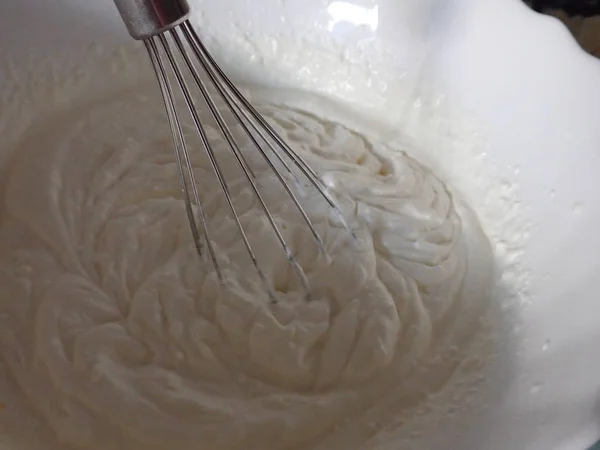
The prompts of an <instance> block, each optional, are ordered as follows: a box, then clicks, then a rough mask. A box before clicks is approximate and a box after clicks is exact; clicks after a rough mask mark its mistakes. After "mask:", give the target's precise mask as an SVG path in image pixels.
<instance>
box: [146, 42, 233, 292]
mask: <svg viewBox="0 0 600 450" xmlns="http://www.w3.org/2000/svg"><path fill="white" fill-rule="evenodd" d="M144 43H145V45H146V50H147V51H148V55H149V57H150V62H151V64H152V67H153V69H154V72H155V74H156V77H157V80H158V85H159V89H160V92H161V94H162V97H163V100H164V104H165V109H166V111H167V120H168V122H169V126H170V128H171V135H172V136H173V145H174V147H175V157H176V159H177V167H178V168H179V175H180V178H181V187H182V191H183V195H184V199H185V207H186V213H187V216H188V221H189V222H190V225H191V226H190V228H191V231H192V237H193V240H194V245H195V247H196V250H197V252H198V255H200V256H202V253H203V245H202V241H201V239H200V233H199V232H198V225H197V222H196V217H195V215H194V210H193V203H192V198H191V196H190V187H189V185H190V184H191V191H192V195H193V199H194V203H195V204H196V207H197V210H198V216H199V220H200V223H201V224H202V229H203V231H204V238H205V240H206V245H207V247H208V252H209V254H210V258H211V260H212V263H213V265H214V267H215V271H216V273H217V277H218V278H219V281H221V283H222V282H223V275H222V273H221V269H220V267H219V263H218V262H217V257H216V253H215V250H214V248H213V245H212V242H211V240H210V233H209V230H208V224H207V221H206V216H205V214H204V209H203V207H202V202H201V201H200V195H199V193H198V188H197V186H196V183H194V182H193V178H192V179H191V180H190V181H189V182H188V177H186V174H185V169H187V170H188V173H189V174H191V175H192V177H193V172H192V163H191V159H190V156H189V152H188V149H187V145H186V142H185V137H184V134H183V130H182V129H181V121H180V120H179V118H178V114H177V108H176V107H175V102H174V99H173V91H172V89H171V85H170V84H169V79H168V76H167V72H166V70H165V67H164V64H163V62H162V60H161V58H160V55H159V53H158V47H157V45H156V43H155V42H154V39H153V38H151V39H147V40H145V41H144Z"/></svg>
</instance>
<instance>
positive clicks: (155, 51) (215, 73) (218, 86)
mask: <svg viewBox="0 0 600 450" xmlns="http://www.w3.org/2000/svg"><path fill="white" fill-rule="evenodd" d="M114 2H115V4H116V6H117V8H118V10H119V12H120V14H121V17H122V18H123V21H124V22H125V25H126V27H127V29H128V31H129V34H130V35H131V36H132V37H133V38H134V39H136V40H141V41H143V42H144V44H145V45H146V49H147V50H148V54H149V56H150V62H151V63H152V67H153V68H154V71H155V73H156V77H157V79H158V85H159V87H160V91H161V94H162V97H163V100H164V104H165V108H166V112H167V119H168V122H169V125H170V127H171V132H172V135H173V143H174V148H175V155H176V159H177V163H178V166H179V171H180V176H181V185H182V191H183V196H184V200H185V205H186V212H187V216H188V219H189V222H190V227H191V231H192V236H193V239H194V243H195V246H196V249H197V251H198V254H199V255H202V254H203V249H204V243H205V244H206V247H207V249H208V252H209V255H210V258H211V259H212V262H213V264H214V267H215V270H216V273H217V275H218V277H219V279H220V280H221V281H223V277H222V273H221V270H220V268H219V264H218V262H217V257H216V255H215V250H214V247H213V245H212V244H211V240H210V231H209V229H208V226H207V220H206V217H205V215H204V211H203V209H202V202H201V199H200V195H199V193H198V188H197V186H196V183H195V180H194V174H193V172H192V164H191V161H190V155H189V149H188V146H187V145H186V141H185V139H184V135H183V131H182V126H181V121H180V115H179V111H178V109H177V106H176V101H175V96H174V92H173V88H172V86H171V83H170V79H172V78H174V79H175V80H176V85H177V86H178V87H179V90H180V91H181V94H182V95H183V98H184V101H185V104H186V106H187V109H188V111H189V113H190V114H191V117H192V120H193V122H194V125H195V128H196V130H197V131H198V133H199V135H200V138H201V141H202V145H203V147H204V150H205V151H206V154H207V156H208V158H209V161H210V165H211V167H212V169H213V171H214V173H215V175H216V178H217V180H218V183H219V185H220V188H221V190H222V193H223V195H224V196H225V198H226V201H227V204H228V206H229V209H230V210H231V213H232V215H233V218H234V220H235V222H236V225H237V228H238V229H239V233H240V236H241V239H242V240H243V243H244V245H245V247H246V249H247V251H248V254H249V255H250V258H251V259H252V262H253V264H254V266H255V267H256V270H257V271H258V275H259V276H260V278H261V280H262V281H263V283H264V284H265V286H266V288H267V290H268V292H269V295H270V296H271V298H272V299H273V300H275V297H274V292H273V290H272V288H271V287H270V283H269V281H268V279H267V277H266V275H265V273H264V271H263V270H262V269H261V267H260V264H259V262H258V261H257V258H256V255H255V253H254V251H253V250H252V247H251V245H250V242H249V241H248V237H247V236H246V233H245V232H244V228H243V226H242V223H241V221H240V218H239V216H238V214H237V213H236V209H235V207H234V204H233V201H232V197H231V194H230V191H229V188H228V185H227V180H226V179H225V177H224V175H223V171H222V170H221V167H219V163H218V161H217V159H216V156H215V151H214V144H211V142H210V141H209V139H208V137H207V133H206V129H205V126H204V125H203V123H202V121H201V119H200V115H199V112H198V109H197V107H196V100H195V99H194V96H193V95H192V89H191V87H190V86H189V85H188V83H187V82H186V79H185V77H186V74H184V71H187V75H191V77H192V79H193V80H194V83H193V84H194V85H195V87H196V88H197V89H198V91H199V92H200V94H201V97H202V99H203V101H204V103H205V105H206V106H207V107H208V109H209V110H210V113H211V115H212V117H213V118H214V120H215V122H216V124H217V125H218V128H219V130H220V132H221V134H222V137H223V139H224V140H225V141H226V142H227V145H228V148H229V150H231V152H232V153H233V155H234V156H235V159H236V161H237V163H238V164H239V167H240V169H241V170H242V172H243V173H244V175H245V178H246V179H247V181H248V183H249V185H250V187H251V188H252V191H253V192H254V195H256V198H257V200H258V202H259V204H260V206H261V208H262V210H263V212H264V213H265V215H266V217H267V219H268V221H269V223H270V225H271V227H272V228H273V231H274V233H275V235H276V237H277V239H278V241H279V243H280V244H281V247H282V248H283V250H284V252H285V254H286V256H287V259H288V261H289V263H290V264H291V266H292V268H293V270H294V271H295V273H296V275H297V276H298V278H299V280H300V281H301V284H302V286H303V288H304V290H305V292H306V294H307V295H308V294H309V286H308V281H307V279H306V276H305V275H304V272H303V271H302V269H301V267H300V266H299V265H298V263H297V262H296V259H295V258H294V256H293V255H292V252H291V250H290V248H289V246H288V244H287V243H286V241H285V239H284V237H283V236H282V234H281V232H280V230H279V229H278V227H277V225H276V223H275V220H274V219H273V216H272V215H271V213H270V212H269V209H268V207H267V205H266V204H265V202H264V200H263V198H262V196H261V194H260V192H259V190H258V187H257V185H256V182H255V180H254V176H253V172H252V170H251V168H250V166H249V164H248V162H247V160H246V158H245V157H244V155H243V154H242V151H241V150H240V146H239V145H238V143H237V142H236V140H235V138H234V137H233V134H232V132H231V131H230V129H229V127H228V125H227V124H226V122H225V120H224V119H223V116H222V115H221V113H220V112H219V110H218V108H217V105H216V103H215V101H214V99H213V98H212V96H211V94H210V93H209V89H208V86H207V82H206V81H205V80H207V79H208V80H210V83H212V85H213V86H214V89H215V90H216V91H217V92H218V95H219V96H220V97H221V100H222V101H223V102H224V103H225V105H227V107H228V108H229V109H230V110H231V113H232V114H233V117H235V119H236V120H237V121H238V122H239V124H240V125H241V128H242V129H243V130H244V132H245V133H246V134H247V136H248V138H249V139H250V141H251V142H252V143H253V144H254V146H255V147H256V150H257V151H258V152H259V153H260V155H261V156H262V158H264V160H265V161H266V163H267V164H268V166H269V167H270V168H271V169H272V170H273V171H274V172H275V174H276V176H277V178H278V180H279V182H280V183H281V184H282V186H283V188H284V189H285V191H286V192H287V194H288V195H289V197H290V199H291V201H292V202H293V203H294V205H295V206H296V208H297V209H298V211H299V212H300V214H301V216H302V218H303V219H304V221H305V222H306V225H307V226H308V227H309V228H310V231H311V233H312V235H313V236H314V239H315V241H316V243H317V245H318V247H319V250H320V251H321V252H322V253H325V246H324V244H323V241H322V240H321V238H320V236H319V234H318V233H317V230H316V229H315V226H314V225H313V223H311V220H310V218H309V217H308V215H307V214H306V212H305V210H304V209H303V208H302V206H301V204H300V202H299V201H298V198H297V197H296V195H295V194H294V192H293V190H292V188H291V187H290V186H289V185H288V183H287V181H286V179H285V177H284V176H283V175H282V173H280V171H279V170H278V169H277V167H276V165H275V161H277V162H278V163H279V164H281V166H282V167H283V168H284V169H285V171H286V172H287V173H288V174H289V175H290V176H292V178H293V179H294V180H295V181H296V182H298V183H299V181H298V178H297V177H296V175H295V174H294V171H293V170H292V167H294V168H295V170H297V171H299V172H300V173H301V174H302V175H303V176H304V177H306V179H307V180H309V182H310V184H311V185H312V186H314V187H315V188H316V189H317V190H318V191H319V192H320V194H321V195H322V196H323V198H324V199H325V201H326V202H327V203H329V205H330V206H331V208H333V210H334V211H335V213H336V215H337V217H338V218H339V220H340V221H341V223H342V224H343V225H344V226H345V227H346V228H347V229H348V230H349V231H350V232H351V233H352V231H351V230H350V228H349V227H348V225H347V223H346V221H345V220H344V218H343V215H342V213H341V211H340V209H339V207H338V206H337V204H336V202H335V201H334V199H333V198H332V197H331V195H330V194H329V193H328V192H327V187H326V186H325V184H324V183H323V182H322V181H321V180H320V179H319V177H318V175H317V174H316V173H315V171H314V170H313V169H312V168H311V167H310V166H309V165H308V164H307V163H306V162H305V161H304V160H303V159H302V157H301V156H300V155H298V153H297V152H295V151H294V150H292V148H291V147H290V146H289V145H288V144H286V142H285V141H284V140H283V139H282V138H281V136H280V135H279V134H278V133H277V132H276V131H275V130H274V129H273V127H271V126H270V125H269V123H268V122H267V121H266V120H265V118H264V117H263V116H261V115H260V114H259V113H258V112H257V111H256V109H255V108H254V107H253V106H252V105H251V104H250V103H249V102H248V100H247V99H246V98H244V96H243V95H242V94H241V93H240V92H239V90H238V89H237V88H236V87H235V86H234V84H233V83H232V82H231V81H230V80H229V78H227V76H226V75H225V74H224V73H223V71H222V70H221V68H220V67H219V66H218V65H217V63H216V62H215V60H214V59H213V58H212V57H211V55H210V54H209V52H208V51H207V49H206V47H205V46H204V44H203V43H202V41H201V40H200V38H199V37H198V34H197V33H196V31H195V30H194V28H193V27H192V25H191V24H190V22H189V21H188V17H189V14H190V8H189V6H188V4H187V2H186V0H114ZM168 35H170V38H171V41H172V42H173V43H174V44H175V45H174V48H173V45H172V44H170V43H169V40H168V39H167V36H168ZM181 62H183V63H181ZM198 66H199V67H200V69H199V68H198ZM201 73H203V75H204V76H201ZM169 74H170V75H169ZM290 163H291V164H290ZM198 223H200V226H201V227H202V230H200V229H199V227H198ZM201 234H203V235H204V239H202V238H201ZM203 241H204V242H203Z"/></svg>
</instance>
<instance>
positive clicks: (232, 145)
mask: <svg viewBox="0 0 600 450" xmlns="http://www.w3.org/2000/svg"><path fill="white" fill-rule="evenodd" d="M170 33H171V36H172V37H173V40H174V41H175V45H176V46H177V48H178V49H179V53H180V54H181V56H182V57H183V59H184V61H185V63H186V65H187V68H188V70H189V72H190V74H191V75H192V78H193V79H194V81H195V82H196V86H197V87H198V89H199V90H200V93H201V94H202V97H203V98H204V101H205V102H206V105H207V106H208V109H209V110H210V113H211V115H212V117H213V119H214V120H215V122H216V123H217V126H218V127H219V130H220V131H221V134H222V135H223V137H224V138H225V141H226V142H227V145H228V146H229V149H230V150H231V151H232V153H233V155H234V156H235V159H236V161H237V163H238V165H239V166H240V169H241V170H242V172H243V173H244V175H245V177H246V179H247V181H248V184H249V185H250V187H251V188H252V191H253V192H254V195H255V196H256V198H257V199H258V202H259V204H260V206H261V209H262V210H263V212H264V213H265V216H266V217H267V220H268V221H269V224H270V225H271V228H272V229H273V231H274V233H275V235H276V237H277V240H278V241H279V243H280V244H281V247H282V248H283V251H284V252H285V254H286V257H287V259H288V261H289V263H290V264H291V266H292V268H293V270H294V272H296V276H297V277H298V279H299V280H300V282H301V284H302V287H303V289H304V291H305V293H306V294H307V295H308V293H309V291H310V289H309V286H308V280H307V278H306V276H305V275H304V272H303V271H302V269H301V268H300V266H299V264H298V263H297V262H296V259H295V258H294V256H293V255H292V252H291V250H290V248H289V247H288V245H287V243H286V242H285V239H284V238H283V236H282V234H281V231H280V230H279V227H278V226H277V224H276V223H275V219H274V218H273V215H272V214H271V212H270V211H269V208H268V207H267V204H266V203H265V201H264V199H263V197H262V195H261V193H260V191H259V190H258V187H257V186H256V183H255V182H254V178H255V177H254V176H253V174H252V173H251V171H250V169H249V167H248V163H247V161H246V160H245V159H244V157H243V155H242V151H241V149H240V147H239V145H238V144H237V142H236V140H235V138H234V137H233V135H232V133H231V131H230V130H229V128H228V126H227V124H226V123H225V119H223V116H222V115H221V113H220V112H219V110H218V108H217V105H216V104H215V102H214V100H213V99H212V97H211V95H210V93H209V92H208V89H207V87H206V86H205V85H204V82H203V81H202V78H201V77H200V74H199V73H198V70H197V69H196V66H194V64H193V63H192V60H191V59H190V56H189V54H188V51H187V50H186V48H185V46H184V45H183V42H182V41H181V39H180V37H179V35H178V34H177V30H176V29H172V30H171V31H170ZM199 59H200V62H201V64H202V65H203V66H204V67H206V66H205V64H204V60H203V59H202V58H199Z"/></svg>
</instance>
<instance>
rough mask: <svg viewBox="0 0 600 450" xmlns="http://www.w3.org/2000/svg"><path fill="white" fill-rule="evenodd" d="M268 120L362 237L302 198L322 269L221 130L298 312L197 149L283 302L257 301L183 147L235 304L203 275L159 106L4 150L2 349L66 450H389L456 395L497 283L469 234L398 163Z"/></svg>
mask: <svg viewBox="0 0 600 450" xmlns="http://www.w3.org/2000/svg"><path fill="white" fill-rule="evenodd" d="M271 100H272V101H266V100H264V101H263V102H262V107H261V110H262V111H263V113H264V114H265V115H266V116H267V117H268V118H269V120H270V121H271V122H272V123H273V125H274V126H275V127H276V128H277V129H278V131H279V132H280V133H281V134H282V135H283V137H284V138H285V139H286V140H287V141H288V142H289V143H290V144H292V146H293V147H294V148H295V149H296V150H298V151H299V152H300V153H301V154H302V156H303V157H305V158H306V159H307V161H308V162H309V164H311V166H312V167H313V168H315V170H316V171H317V172H318V173H320V174H321V176H322V177H323V179H324V180H325V182H326V183H327V184H328V185H329V186H330V188H331V189H332V191H333V192H334V193H335V195H336V198H338V199H339V202H340V205H341V207H342V210H343V212H344V214H345V216H346V217H347V218H348V220H349V221H350V223H351V225H352V227H353V229H354V230H355V233H356V235H357V238H356V240H355V239H353V238H352V236H351V235H350V234H349V233H348V232H347V230H345V229H344V227H343V226H342V224H341V223H340V221H339V218H337V217H336V216H335V214H332V212H331V210H330V209H329V208H328V207H327V204H326V202H325V201H324V200H323V199H322V198H320V197H319V195H318V194H317V193H316V192H314V190H313V189H311V188H310V187H308V186H307V187H305V188H304V189H302V193H301V195H300V201H301V203H302V205H303V207H304V208H305V210H306V212H307V214H308V215H309V217H310V218H311V220H312V221H313V222H314V223H315V224H316V227H317V229H318V231H319V233H320V235H321V236H322V238H323V240H324V243H325V247H326V249H327V252H328V255H329V258H324V257H322V256H321V255H319V252H318V248H317V246H316V244H315V242H314V240H313V238H312V235H311V233H310V230H309V229H308V228H307V227H306V224H305V223H304V222H303V221H302V219H301V217H300V215H299V214H298V212H297V210H296V209H295V208H294V206H293V204H292V202H291V200H290V199H289V198H288V196H287V194H286V192H285V191H284V190H283V188H282V187H281V185H280V184H279V182H278V180H277V178H276V177H275V175H274V174H273V173H272V171H270V169H269V168H268V166H267V165H266V164H265V162H264V161H263V160H261V159H260V155H259V154H258V152H256V151H255V150H253V149H252V146H251V143H250V142H249V141H248V139H247V138H245V137H244V135H243V133H242V131H241V129H240V128H239V127H234V132H235V135H236V137H237V138H238V140H239V142H240V143H241V146H242V148H243V151H244V154H245V156H246V157H247V158H248V160H249V161H250V164H251V166H252V168H253V169H254V171H255V173H256V174H257V179H258V186H259V189H260V191H261V193H262V194H263V195H264V198H265V201H266V203H267V205H268V207H269V209H270V211H271V213H272V214H273V215H274V217H275V219H276V222H277V224H278V225H279V226H280V230H281V232H282V234H283V235H284V237H285V239H286V241H287V243H288V244H289V246H290V248H291V250H292V253H293V254H294V255H295V256H296V258H297V260H298V262H299V263H300V265H301V266H302V268H303V270H304V272H305V274H306V276H307V279H308V281H309V283H310V286H311V301H306V299H305V297H304V295H303V291H302V287H301V285H300V283H299V281H298V279H297V278H296V277H295V276H294V273H293V271H292V270H291V267H290V266H289V264H287V260H286V256H285V253H284V252H283V250H282V249H281V247H280V244H279V242H278V241H277V239H276V236H275V234H274V233H273V231H272V229H271V228H270V226H269V225H268V223H267V221H266V218H265V216H264V214H263V213H262V209H261V208H260V205H259V204H258V202H257V201H256V199H255V197H254V196H253V194H252V192H251V190H250V186H249V184H248V182H247V180H246V179H245V177H244V176H243V174H242V172H241V171H240V170H239V168H238V167H237V165H236V164H235V161H234V159H233V156H232V155H231V154H230V152H229V150H228V149H227V147H226V145H225V144H224V143H223V141H222V140H220V138H219V135H218V131H217V130H216V129H215V128H210V129H209V137H210V138H211V140H212V141H213V142H214V143H215V149H216V152H217V156H218V158H219V160H220V162H221V166H222V167H223V168H224V171H225V173H226V178H227V180H228V183H229V187H230V190H231V192H232V195H233V198H234V203H235V206H236V209H237V211H238V214H239V215H240V217H241V222H242V224H243V225H244V228H245V230H246V232H247V235H248V237H249V239H250V243H251V244H252V246H253V249H254V250H255V251H256V253H257V256H258V260H259V262H260V265H261V267H262V268H263V269H264V271H265V273H266V274H267V276H268V277H269V279H270V280H272V283H273V286H274V289H275V290H276V295H277V297H278V300H279V301H278V302H277V303H276V304H274V303H272V302H270V301H269V298H268V295H267V293H266V291H265V289H264V287H263V285H262V284H261V281H260V279H259V277H258V276H257V274H256V271H255V269H254V267H253V265H252V263H251V261H250V259H249V257H248V255H247V253H246V249H245V247H244V246H243V243H242V241H241V239H240V237H239V234H238V231H237V228H236V225H235V223H234V222H233V220H232V218H231V213H230V211H229V209H228V207H227V204H226V202H225V199H224V197H223V195H222V194H221V192H220V191H219V189H218V187H217V186H218V185H217V182H216V179H215V177H214V174H213V173H212V171H211V168H210V164H209V161H208V159H207V157H206V155H204V153H203V152H202V151H201V149H200V146H199V145H198V142H197V137H196V135H195V132H194V130H193V128H192V127H190V126H186V133H187V136H188V139H189V143H190V146H191V147H192V149H193V151H192V159H193V164H194V170H195V175H196V179H197V181H198V187H199V191H200V193H201V196H202V198H203V201H204V207H205V212H206V214H207V216H208V217H209V229H210V230H211V239H212V242H213V243H214V245H215V248H216V250H217V253H218V255H219V263H220V266H221V268H222V270H223V273H224V275H225V278H226V280H227V289H222V288H221V287H220V286H219V283H218V281H217V278H216V276H215V272H214V268H213V267H212V265H211V263H210V261H209V260H208V258H207V260H204V261H203V260H200V259H199V258H198V256H197V254H196V251H195V248H194V246H193V242H192V239H191V235H190V231H189V228H188V222H187V217H186V214H185V209H184V204H183V202H182V200H181V193H180V186H179V176H178V171H177V166H176V163H175V157H174V155H173V151H172V145H171V138H170V134H169V130H168V127H167V124H166V121H165V118H164V113H163V107H162V105H161V104H160V102H159V101H158V100H157V97H156V90H155V88H154V86H153V85H150V87H149V88H148V89H147V88H146V87H144V86H141V87H138V88H136V89H134V90H123V89H121V90H119V89H115V90H113V91H107V92H106V93H105V95H103V96H100V97H98V98H96V99H95V100H93V101H92V100H90V101H89V102H88V103H81V104H72V105H70V106H69V108H67V109H66V110H64V111H62V112H58V111H57V112H56V113H55V114H53V115H52V116H49V117H47V118H46V119H45V120H43V121H41V122H40V123H38V125H36V126H34V127H33V128H32V129H31V130H30V131H29V132H28V133H27V137H26V138H25V140H22V141H21V142H20V143H19V144H18V146H17V147H16V148H15V149H14V153H13V156H12V158H11V159H10V160H9V161H8V162H7V167H6V169H5V170H6V172H5V173H6V174H7V176H5V177H3V183H2V187H1V188H0V194H1V195H2V202H1V205H2V206H1V210H2V211H1V213H0V287H1V289H2V291H3V293H4V294H3V297H4V301H3V302H2V303H0V321H1V326H0V346H1V348H2V349H3V356H4V358H5V360H6V362H7V364H8V366H9V369H10V372H11V373H12V374H13V375H14V377H15V379H16V381H17V383H18V385H19V386H20V388H21V389H22V390H23V392H24V394H25V395H26V396H27V397H28V399H29V401H30V402H31V404H32V405H33V406H34V408H35V409H36V410H37V411H38V412H39V413H40V414H41V415H42V416H43V418H44V420H47V421H48V423H49V424H50V427H51V428H52V429H53V430H54V432H55V433H56V436H57V437H58V440H60V441H61V444H57V445H58V446H59V448H60V445H63V444H72V445H73V446H74V448H86V449H87V448H89V449H106V448H111V449H130V450H134V449H144V450H149V449H150V450H151V449H165V448H170V447H172V446H173V445H176V447H177V448H179V449H198V448H206V449H211V450H225V449H239V448H253V449H254V448H256V449H259V448H290V449H292V448H294V449H296V448H297V449H301V448H302V449H304V448H311V449H321V448H322V449H331V448H376V447H377V445H376V442H377V436H378V434H379V432H380V431H381V430H385V429H386V428H387V431H389V428H390V427H392V428H394V427H397V426H398V425H397V424H396V423H395V421H396V420H397V418H398V417H399V415H400V414H402V413H403V412H406V411H410V408H412V407H414V406H415V405H417V404H418V403H419V402H420V401H421V400H423V398H425V397H426V394H427V393H429V392H435V391H436V390H437V389H439V388H440V387H441V386H442V385H444V383H445V382H447V380H448V379H449V378H450V377H451V376H452V374H453V371H454V370H455V369H456V367H457V365H458V364H459V361H460V357H461V356H460V355H461V349H462V348H463V347H464V345H465V344H466V343H468V342H469V340H470V339H471V338H472V335H473V332H474V330H475V329H476V328H477V326H478V319H479V317H480V316H481V314H482V313H483V312H484V311H485V309H486V307H487V304H488V300H489V294H490V289H491V285H492V278H493V263H492V260H493V259H492V254H491V249H490V244H489V242H488V240H487V238H486V237H485V235H484V233H483V232H482V230H481V228H480V226H479V224H478V221H477V218H476V217H475V215H474V213H473V212H472V211H471V210H470V209H469V208H468V207H467V206H466V205H465V204H464V203H463V202H462V201H461V199H460V197H459V196H458V195H457V194H456V193H454V192H452V191H451V190H450V189H449V188H448V187H447V186H446V185H445V184H444V183H443V182H442V181H440V179H439V178H438V177H436V175H435V174H434V173H432V171H431V170H430V169H428V168H427V167H426V166H424V165H423V164H421V163H419V162H418V161H417V160H416V159H413V157H411V153H410V150H411V149H410V148H398V147H395V146H390V145H387V144H385V143H384V142H379V141H377V140H376V139H373V138H367V137H365V136H364V135H363V134H361V133H359V132H357V131H354V130H352V129H350V128H348V127H346V126H343V125H341V124H338V123H336V122H332V121H329V120H327V119H325V118H322V117H319V116H317V115H314V114H312V113H308V112H304V111H302V110H300V109H298V108H294V107H292V106H285V97H282V98H279V99H278V100H277V101H274V100H273V99H271ZM319 101H322V100H319ZM315 102H316V100H315ZM202 113H203V114H206V116H205V117H206V120H209V116H208V114H207V113H206V112H202Z"/></svg>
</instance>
